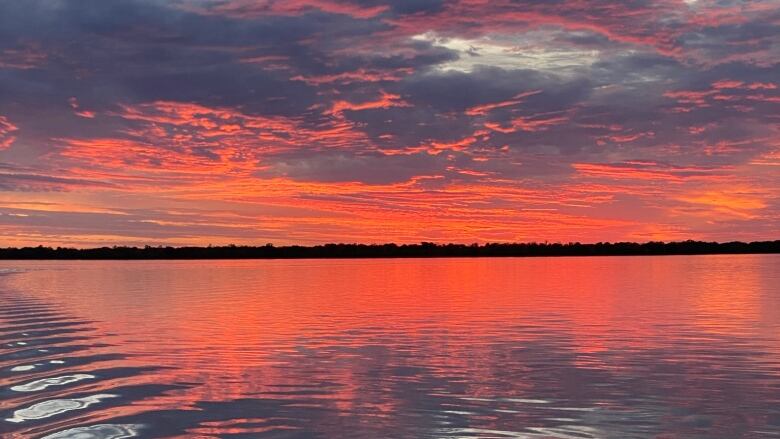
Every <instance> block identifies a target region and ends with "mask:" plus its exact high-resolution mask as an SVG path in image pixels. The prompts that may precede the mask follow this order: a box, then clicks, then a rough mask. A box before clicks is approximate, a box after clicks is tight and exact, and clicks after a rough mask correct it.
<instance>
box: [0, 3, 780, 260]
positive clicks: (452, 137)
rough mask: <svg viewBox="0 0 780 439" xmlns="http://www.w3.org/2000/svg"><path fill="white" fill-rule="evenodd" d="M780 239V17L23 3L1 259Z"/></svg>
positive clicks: (5, 87)
mask: <svg viewBox="0 0 780 439" xmlns="http://www.w3.org/2000/svg"><path fill="white" fill-rule="evenodd" d="M779 231H780V1H778V0H752V1H734V0H718V1H711V0H698V1H697V0H685V1H683V0H623V1H607V0H590V1H586V0H568V1H567V0H544V1H541V0H539V1H531V0H398V1H392V2H386V1H380V0H365V1H337V0H284V1H281V0H280V1H276V0H164V1H163V0H110V1H108V0H25V1H17V0H0V246H22V245H39V244H40V245H52V246H76V247H93V246H103V245H207V244H214V245H221V244H230V243H235V244H265V243H273V244H276V245H284V244H317V243H324V242H364V243H377V242H390V241H392V242H399V243H400V242H420V241H433V242H466V243H470V242H507V241H518V242H528V241H537V242H541V241H550V242H569V241H580V242H598V241H617V240H631V241H648V240H681V239H704V240H716V241H729V240H762V239H778V238H780V233H778V232H779Z"/></svg>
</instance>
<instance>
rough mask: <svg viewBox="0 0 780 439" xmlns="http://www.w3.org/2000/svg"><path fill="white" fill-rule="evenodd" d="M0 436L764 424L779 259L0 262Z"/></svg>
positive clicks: (773, 422)
mask: <svg viewBox="0 0 780 439" xmlns="http://www.w3.org/2000/svg"><path fill="white" fill-rule="evenodd" d="M0 272H2V273H3V275H1V276H0V437H3V438H37V437H45V438H47V439H54V438H57V439H59V438H79V439H91V438H102V439H106V438H113V439H116V438H130V437H190V438H192V437H195V438H211V437H225V438H266V437H268V438H472V437H480V438H621V439H623V438H739V437H745V438H774V437H778V438H780V256H776V255H772V256H753V255H747V256H694V257H630V258H622V257H608V258H606V257H605V258H544V259H433V260H354V261H352V260H337V261H314V260H297V261H194V262H189V261H188V262H181V261H174V262H2V263H0Z"/></svg>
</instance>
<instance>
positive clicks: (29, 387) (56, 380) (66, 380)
mask: <svg viewBox="0 0 780 439" xmlns="http://www.w3.org/2000/svg"><path fill="white" fill-rule="evenodd" d="M94 378H95V376H94V375H90V374H87V373H78V374H75V375H64V376H61V377H52V378H44V379H40V380H36V381H33V382H30V383H27V384H20V385H18V386H13V387H11V390H13V391H14V392H39V391H41V390H44V389H46V388H48V387H51V386H64V385H66V384H70V383H75V382H78V381H82V380H89V379H94Z"/></svg>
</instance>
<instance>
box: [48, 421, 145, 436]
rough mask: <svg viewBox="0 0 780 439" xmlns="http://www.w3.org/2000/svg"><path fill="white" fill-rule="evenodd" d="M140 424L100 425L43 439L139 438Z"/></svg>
mask: <svg viewBox="0 0 780 439" xmlns="http://www.w3.org/2000/svg"><path fill="white" fill-rule="evenodd" d="M142 427H143V426H142V425H139V424H99V425H92V426H89V427H76V428H71V429H69V430H64V431H60V432H57V433H53V434H50V435H48V436H44V437H42V438H41V439H122V438H128V437H136V436H138V431H139V430H140V429H141V428H142Z"/></svg>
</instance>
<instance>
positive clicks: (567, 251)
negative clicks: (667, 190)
mask: <svg viewBox="0 0 780 439" xmlns="http://www.w3.org/2000/svg"><path fill="white" fill-rule="evenodd" d="M771 253H780V240H775V241H755V242H739V241H734V242H722V243H718V242H704V241H676V242H645V243H636V242H615V243H609V242H600V243H595V244H581V243H566V244H561V243H489V244H434V243H429V242H423V243H420V244H324V245H316V246H297V245H292V246H279V247H277V246H273V245H270V244H268V245H264V246H235V245H229V246H215V247H212V246H209V247H150V246H147V247H100V248H88V249H76V248H61V247H58V248H51V247H24V248H0V260H177V259H178V260H192V259H377V258H458V257H464V258H465V257H472V258H473V257H549V256H663V255H709V254H771Z"/></svg>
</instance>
